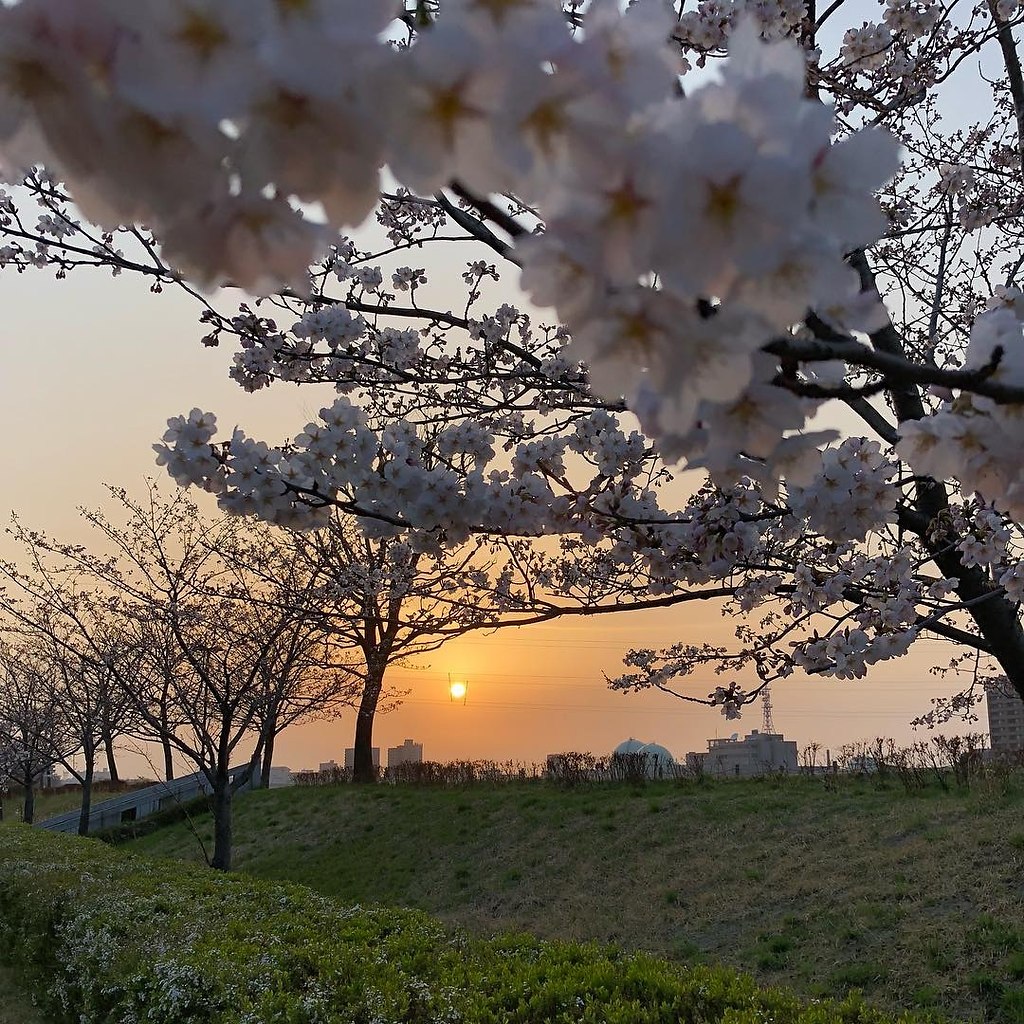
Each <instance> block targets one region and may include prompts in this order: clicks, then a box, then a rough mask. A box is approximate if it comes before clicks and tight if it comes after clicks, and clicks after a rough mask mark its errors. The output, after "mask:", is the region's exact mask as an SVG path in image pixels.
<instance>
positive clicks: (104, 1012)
mask: <svg viewBox="0 0 1024 1024" xmlns="http://www.w3.org/2000/svg"><path fill="white" fill-rule="evenodd" d="M0 958H2V959H4V960H5V961H6V962H8V963H11V964H13V965H14V966H15V967H16V969H17V970H18V971H19V972H20V974H21V975H22V977H23V978H24V979H25V981H26V984H27V985H28V986H30V989H31V991H32V992H33V994H34V995H35V996H36V998H37V1000H38V1001H39V1003H40V1005H41V1006H42V1007H43V1009H44V1010H45V1011H46V1012H47V1013H48V1014H49V1015H50V1017H51V1019H52V1020H53V1021H54V1022H55V1024H57V1022H61V1024H63V1022H67V1024H71V1022H75V1024H391V1022H408V1024H427V1022H431V1024H435V1022H436V1024H443V1022H450V1024H569V1022H574V1024H576V1022H578V1024H655V1022H657V1024H663V1022H664V1024H669V1022H671V1024H678V1022H681V1021H683V1022H687V1024H895V1022H896V1021H902V1022H905V1024H917V1022H921V1021H924V1020H925V1019H927V1018H925V1017H924V1016H921V1015H905V1016H903V1017H899V1018H897V1017H893V1016H892V1015H887V1014H883V1013H881V1012H879V1011H876V1010H874V1009H871V1008H869V1007H866V1006H865V1005H864V1004H863V1003H862V1002H861V1001H860V1000H859V999H858V998H856V997H853V998H850V999H847V1000H845V1001H844V1002H841V1003H833V1002H819V1003H811V1004H807V1003H804V1002H802V1001H800V1000H798V999H797V998H796V997H795V996H793V995H792V994H790V993H788V992H785V991H783V990H780V989H761V988H758V987H757V986H756V985H755V984H754V982H753V981H752V980H751V979H750V978H749V977H746V976H744V975H740V974H737V973H735V972H732V971H728V970H724V969H714V968H705V967H698V968H693V969H683V968H679V967H675V966H673V965H671V964H668V963H665V962H662V961H658V960H656V959H654V958H652V957H649V956H643V955H627V954H623V953H620V952H618V951H617V950H615V949H614V948H610V947H601V946H596V945H581V944H575V943H565V942H541V941H539V940H536V939H532V938H528V937H523V936H513V937H506V938H501V939H495V940H489V941H484V940H472V939H467V938H466V937H464V936H462V935H460V934H452V933H450V932H449V931H447V930H446V929H445V928H443V927H442V926H441V925H440V924H439V923H438V922H437V921H435V920H433V919H431V918H429V917H427V916H426V915H424V914H420V913H418V912H415V911H405V910H390V909H384V908H379V907H344V906H340V905H338V904H336V903H333V902H331V901H329V900H327V899H325V898H324V897H322V896H319V895H318V894H316V893H314V892H312V891H310V890H308V889H305V888H303V887H301V886H296V885H281V884H272V883H268V882H263V881H259V880H256V879H251V878H247V877H244V876H240V875H224V874H215V873H213V872H210V871H206V870H203V869H199V868H194V867H191V866H188V865H183V864H176V863H174V862H171V861H155V860H146V859H143V858H139V857H133V856H129V855H126V854H124V853H122V852H120V851H117V850H113V849H111V848H109V847H107V846H104V845H101V844H99V843H96V842H92V841H89V840H82V839H77V838H74V837H69V836H61V835H53V834H49V833H45V832H39V831H36V830H33V829H31V828H29V827H27V826H5V827H3V828H2V829H0Z"/></svg>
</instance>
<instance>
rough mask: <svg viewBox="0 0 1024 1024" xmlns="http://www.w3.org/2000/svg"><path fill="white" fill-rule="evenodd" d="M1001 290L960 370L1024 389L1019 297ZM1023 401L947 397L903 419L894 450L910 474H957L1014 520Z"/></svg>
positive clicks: (1020, 511)
mask: <svg viewBox="0 0 1024 1024" xmlns="http://www.w3.org/2000/svg"><path fill="white" fill-rule="evenodd" d="M1020 299H1021V297H1020V293H1019V292H1018V291H1017V290H1016V289H1013V290H1008V289H1005V288H1003V289H1001V292H997V294H996V296H994V300H993V303H992V306H993V308H991V309H989V310H987V311H985V312H983V313H982V314H980V315H979V316H978V317H977V319H976V320H975V322H974V326H973V328H972V330H971V337H970V342H969V344H968V346H967V352H966V355H965V363H964V368H965V369H966V370H977V371H979V372H982V373H983V374H984V375H985V378H986V379H987V380H988V381H991V382H994V383H997V384H1005V385H1008V386H1010V387H1018V388H1020V387H1024V329H1022V319H1024V302H1021V301H1020ZM1022 446H1024V406H1022V405H1020V404H1016V403H999V402H996V401H995V400H994V399H991V398H987V397H984V396H982V395H971V394H968V393H966V392H963V393H961V394H959V395H957V396H953V395H952V394H950V395H949V398H948V400H947V401H945V402H943V404H942V406H941V407H940V408H939V409H937V410H936V411H935V413H934V414H933V415H930V416H926V417H924V418H923V419H919V420H915V421H913V422H909V423H905V424H903V426H902V428H901V440H900V443H899V444H898V445H897V452H898V454H899V455H900V457H901V458H903V459H905V460H906V462H907V463H908V464H909V465H910V466H911V467H912V468H913V469H914V471H915V472H917V473H921V474H924V475H927V476H932V477H934V478H935V479H937V480H946V479H949V478H952V477H956V478H958V479H959V480H960V482H961V484H962V486H963V489H964V492H965V493H968V494H969V493H977V494H979V495H981V496H982V497H983V498H984V499H986V500H988V501H990V502H994V503H995V504H997V505H998V506H999V508H1000V509H1002V510H1003V511H1004V512H1007V513H1009V514H1010V515H1012V516H1013V517H1014V518H1015V519H1018V520H1019V519H1020V518H1021V517H1024V470H1022V465H1021V459H1020V452H1021V448H1022Z"/></svg>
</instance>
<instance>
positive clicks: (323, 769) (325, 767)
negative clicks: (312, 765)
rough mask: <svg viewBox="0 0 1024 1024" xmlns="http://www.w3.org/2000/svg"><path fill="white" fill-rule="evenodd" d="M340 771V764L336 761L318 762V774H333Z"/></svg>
mask: <svg viewBox="0 0 1024 1024" xmlns="http://www.w3.org/2000/svg"><path fill="white" fill-rule="evenodd" d="M337 771H341V765H340V764H338V762H337V761H334V760H331V761H321V762H320V774H321V775H333V774H334V773H335V772H337Z"/></svg>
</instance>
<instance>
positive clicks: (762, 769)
mask: <svg viewBox="0 0 1024 1024" xmlns="http://www.w3.org/2000/svg"><path fill="white" fill-rule="evenodd" d="M686 761H687V764H690V765H694V766H696V765H698V764H702V765H703V769H704V771H706V772H708V773H709V774H711V775H739V776H744V777H747V778H750V777H753V776H755V775H764V774H765V773H766V772H772V771H786V772H796V770H797V749H796V743H795V742H794V741H792V740H787V739H785V738H784V737H783V736H782V735H781V733H766V732H758V730H757V729H753V730H752V731H751V732H750V734H749V735H748V736H746V737H745V738H744V739H742V740H741V739H739V737H738V736H737V735H736V734H735V733H734V734H733V735H732V736H731V737H729V739H725V740H718V739H715V740H708V752H707V753H706V754H703V753H701V754H697V753H691V754H687V755H686Z"/></svg>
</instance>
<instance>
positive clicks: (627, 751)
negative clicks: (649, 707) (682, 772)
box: [612, 736, 676, 779]
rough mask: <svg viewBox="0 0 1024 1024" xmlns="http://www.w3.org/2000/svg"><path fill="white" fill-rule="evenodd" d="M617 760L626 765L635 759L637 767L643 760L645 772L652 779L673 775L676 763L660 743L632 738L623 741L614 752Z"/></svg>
mask: <svg viewBox="0 0 1024 1024" xmlns="http://www.w3.org/2000/svg"><path fill="white" fill-rule="evenodd" d="M616 759H618V760H619V761H620V762H626V763H628V762H630V761H633V759H635V763H636V765H637V767H639V764H640V761H641V759H642V761H643V766H644V771H645V772H646V774H647V776H648V778H652V779H654V778H661V777H663V776H665V775H669V774H671V770H672V768H673V767H675V763H676V759H675V758H674V757H673V756H672V754H671V753H670V751H669V750H668V749H667V748H666V747H663V746H662V745H661V744H660V743H645V742H644V741H643V740H637V739H634V738H633V737H632V736H631V737H630V738H629V739H628V740H623V741H622V742H621V743H620V744H619V745H618V746H617V747H616V748H615V749H614V750H613V751H612V760H613V761H615V760H616Z"/></svg>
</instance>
